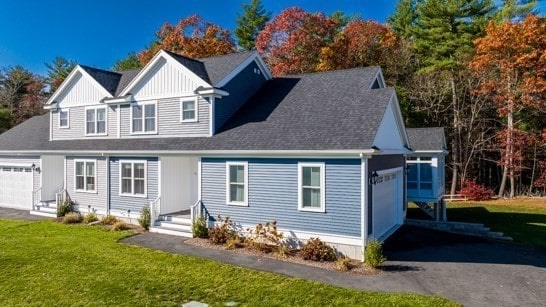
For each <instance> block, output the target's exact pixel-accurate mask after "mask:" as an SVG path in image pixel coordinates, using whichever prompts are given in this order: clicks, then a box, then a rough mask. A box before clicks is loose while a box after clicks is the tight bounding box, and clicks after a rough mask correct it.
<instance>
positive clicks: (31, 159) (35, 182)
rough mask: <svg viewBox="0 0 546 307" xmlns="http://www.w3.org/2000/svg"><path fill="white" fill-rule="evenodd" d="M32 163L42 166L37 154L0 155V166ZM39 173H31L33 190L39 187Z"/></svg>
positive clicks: (24, 165) (23, 165) (25, 165)
mask: <svg viewBox="0 0 546 307" xmlns="http://www.w3.org/2000/svg"><path fill="white" fill-rule="evenodd" d="M32 164H34V165H36V167H40V168H41V167H42V165H41V163H40V157H39V156H19V157H17V156H0V166H2V165H6V166H21V167H30V166H31V165H32ZM40 184H41V182H40V173H39V172H36V171H35V172H34V173H33V174H32V188H33V190H34V191H36V190H38V189H39V188H40Z"/></svg>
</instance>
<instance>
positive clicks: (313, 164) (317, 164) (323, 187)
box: [298, 162, 326, 213]
mask: <svg viewBox="0 0 546 307" xmlns="http://www.w3.org/2000/svg"><path fill="white" fill-rule="evenodd" d="M304 167H319V168H320V208H312V207H304V206H303V191H302V190H303V168H304ZM298 211H306V212H320V213H325V212H326V167H325V163H324V162H298Z"/></svg>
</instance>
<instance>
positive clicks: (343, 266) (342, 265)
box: [336, 257, 353, 272]
mask: <svg viewBox="0 0 546 307" xmlns="http://www.w3.org/2000/svg"><path fill="white" fill-rule="evenodd" d="M336 267H337V270H338V271H342V272H347V271H349V270H351V269H352V268H353V266H352V265H351V259H350V258H349V257H342V258H339V259H338V260H337V262H336Z"/></svg>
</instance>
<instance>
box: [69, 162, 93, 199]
mask: <svg viewBox="0 0 546 307" xmlns="http://www.w3.org/2000/svg"><path fill="white" fill-rule="evenodd" d="M74 167H75V172H74V175H75V186H76V189H75V190H76V191H81V192H96V191H97V190H96V181H97V180H96V179H97V171H96V161H95V160H75V161H74Z"/></svg>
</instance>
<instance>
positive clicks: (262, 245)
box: [247, 221, 284, 253]
mask: <svg viewBox="0 0 546 307" xmlns="http://www.w3.org/2000/svg"><path fill="white" fill-rule="evenodd" d="M247 231H248V232H249V235H248V237H247V242H248V244H249V245H250V246H251V247H253V248H254V249H255V250H257V251H261V252H267V253H268V252H271V251H272V250H273V249H275V248H277V247H278V246H282V245H283V237H284V234H283V233H282V232H279V231H278V230H277V222H276V221H271V222H267V223H265V224H264V225H262V224H261V223H260V224H258V225H256V227H254V229H251V228H249V229H247Z"/></svg>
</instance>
